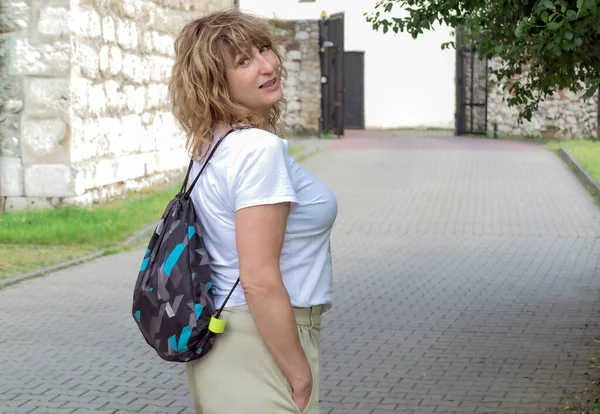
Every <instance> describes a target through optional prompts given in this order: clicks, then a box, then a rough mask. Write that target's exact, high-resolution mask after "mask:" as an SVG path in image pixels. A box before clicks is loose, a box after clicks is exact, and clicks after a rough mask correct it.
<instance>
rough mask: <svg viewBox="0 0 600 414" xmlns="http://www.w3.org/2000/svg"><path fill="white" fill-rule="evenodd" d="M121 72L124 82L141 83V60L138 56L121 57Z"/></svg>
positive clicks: (131, 54)
mask: <svg viewBox="0 0 600 414" xmlns="http://www.w3.org/2000/svg"><path fill="white" fill-rule="evenodd" d="M122 71H123V76H124V78H125V79H126V80H128V81H130V82H133V83H137V84H140V83H142V82H143V70H142V59H141V58H140V57H139V56H137V55H135V54H133V53H126V54H125V55H124V56H123V68H122Z"/></svg>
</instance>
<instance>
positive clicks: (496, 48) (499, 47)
mask: <svg viewBox="0 0 600 414" xmlns="http://www.w3.org/2000/svg"><path fill="white" fill-rule="evenodd" d="M503 51H504V45H498V46H496V47H495V48H494V52H496V53H502V52H503Z"/></svg>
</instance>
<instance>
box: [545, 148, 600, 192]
mask: <svg viewBox="0 0 600 414" xmlns="http://www.w3.org/2000/svg"><path fill="white" fill-rule="evenodd" d="M546 147H547V148H548V149H550V150H554V151H556V150H559V149H560V148H565V149H567V150H568V151H569V152H570V153H571V154H573V156H574V157H575V159H576V160H577V162H578V163H579V165H581V166H582V167H583V168H584V169H585V170H586V171H587V172H588V174H590V175H591V176H592V177H593V178H594V180H596V182H598V183H600V142H597V141H591V140H573V141H552V142H549V143H548V144H547V145H546Z"/></svg>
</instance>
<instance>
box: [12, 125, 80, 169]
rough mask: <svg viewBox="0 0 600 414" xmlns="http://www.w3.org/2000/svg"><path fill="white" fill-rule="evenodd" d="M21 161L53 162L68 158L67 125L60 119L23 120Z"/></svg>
mask: <svg viewBox="0 0 600 414" xmlns="http://www.w3.org/2000/svg"><path fill="white" fill-rule="evenodd" d="M22 129H23V136H22V138H21V140H22V142H21V148H22V157H23V163H24V164H25V165H27V164H37V163H55V162H67V161H68V160H69V149H70V148H69V139H68V136H67V125H66V124H65V122H64V121H63V120H61V119H42V120H33V119H27V120H24V121H23V128H22Z"/></svg>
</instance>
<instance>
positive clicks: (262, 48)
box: [260, 46, 271, 53]
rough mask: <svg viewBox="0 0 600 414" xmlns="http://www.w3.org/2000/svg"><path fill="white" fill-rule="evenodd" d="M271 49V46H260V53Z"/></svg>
mask: <svg viewBox="0 0 600 414" xmlns="http://www.w3.org/2000/svg"><path fill="white" fill-rule="evenodd" d="M269 50H271V46H263V47H261V48H260V53H265V52H267V51H269Z"/></svg>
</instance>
